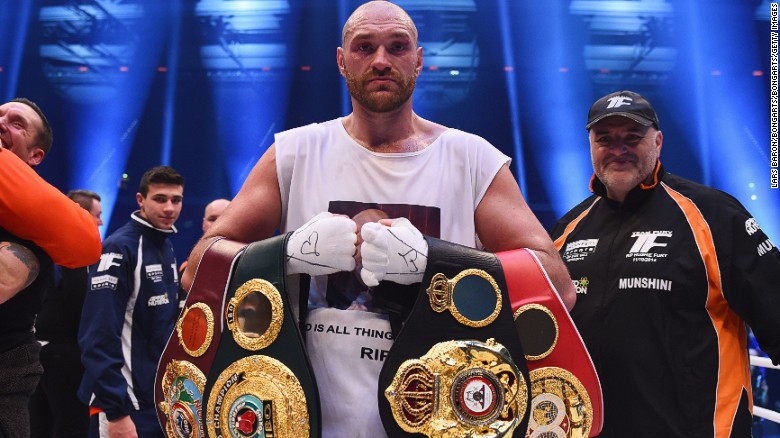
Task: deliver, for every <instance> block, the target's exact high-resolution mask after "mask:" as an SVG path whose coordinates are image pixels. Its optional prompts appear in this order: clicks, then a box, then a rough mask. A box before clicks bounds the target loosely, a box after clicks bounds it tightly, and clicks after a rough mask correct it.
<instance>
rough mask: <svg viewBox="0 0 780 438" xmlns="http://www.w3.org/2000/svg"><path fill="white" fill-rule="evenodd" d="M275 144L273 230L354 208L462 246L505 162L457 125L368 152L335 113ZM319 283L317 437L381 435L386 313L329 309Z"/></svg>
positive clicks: (312, 335)
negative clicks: (426, 140)
mask: <svg viewBox="0 0 780 438" xmlns="http://www.w3.org/2000/svg"><path fill="white" fill-rule="evenodd" d="M275 143H276V173H277V177H278V179H279V188H280V190H281V197H282V220H281V224H282V232H288V231H294V230H296V229H297V228H298V227H300V226H301V225H303V224H305V223H306V222H307V221H308V220H309V219H311V218H312V217H314V216H316V215H317V214H318V213H321V212H323V211H330V212H333V213H342V214H348V215H349V216H353V215H354V214H355V213H357V212H359V211H361V210H365V209H378V210H383V211H384V212H385V213H386V214H387V216H388V217H391V218H395V217H400V216H404V217H408V218H409V219H410V221H411V222H412V223H413V224H414V225H415V226H416V227H417V228H419V229H420V231H421V232H422V233H423V234H426V235H429V236H432V237H437V238H440V239H443V240H447V241H450V242H454V243H458V244H461V245H465V246H470V247H477V246H478V240H477V236H476V232H475V226H474V211H475V210H476V208H477V206H478V205H479V202H480V201H481V200H482V197H483V196H484V195H485V192H486V191H487V189H488V186H489V185H490V183H491V182H492V181H493V178H494V177H495V176H496V173H497V172H498V170H499V169H500V168H501V166H503V165H504V164H507V163H508V162H509V160H510V159H509V157H507V156H506V155H504V154H503V153H501V152H500V151H499V150H498V149H496V148H495V147H494V146H492V145H491V144H490V143H488V142H487V141H486V140H484V139H482V138H481V137H478V136H476V135H473V134H469V133H466V132H463V131H459V130H456V129H448V130H447V131H445V132H443V133H442V134H441V135H440V136H439V137H438V138H437V139H436V140H435V141H434V142H433V143H431V144H430V145H429V146H428V147H426V148H424V149H423V150H421V151H417V152H409V153H376V152H372V151H369V150H368V149H366V148H364V147H363V146H361V145H360V144H359V143H357V142H356V141H355V140H354V139H353V138H352V137H350V135H349V134H348V133H347V131H346V129H345V128H344V125H343V123H342V119H335V120H330V121H327V122H324V123H317V124H311V125H308V126H303V127H300V128H295V129H291V130H288V131H285V132H281V133H279V134H276V136H275ZM339 281H340V280H339ZM328 282H329V280H328V278H327V277H318V278H315V279H313V281H312V288H311V290H310V292H309V294H310V295H309V307H310V312H309V315H308V318H307V321H306V322H307V324H306V327H307V330H306V339H307V351H308V354H309V359H310V360H311V362H312V367H313V368H314V373H315V377H316V380H317V385H318V387H319V395H320V402H321V408H322V425H323V427H322V432H323V435H322V436H323V437H324V438H329V437H339V438H343V437H371V438H374V437H382V436H385V434H384V428H383V427H382V423H381V420H380V418H379V411H378V403H377V393H378V388H377V380H378V377H379V371H380V370H381V368H382V363H383V361H384V358H385V355H386V354H387V351H389V349H390V346H391V345H392V336H391V335H390V333H391V331H390V324H389V322H388V319H387V317H386V315H382V314H378V313H373V312H367V311H361V310H341V309H339V308H333V307H328V302H327V301H326V290H327V289H328V288H329V287H331V288H334V287H335V286H334V283H335V280H334V276H331V277H330V283H331V284H330V286H329V284H328ZM349 284H352V285H353V286H354V282H351V283H349ZM352 292H354V293H353V294H352V297H354V296H356V295H358V293H359V292H360V291H352ZM328 293H330V292H328ZM364 294H365V293H364ZM349 299H351V298H349ZM361 300H364V298H363V297H362V296H361V297H359V298H358V299H357V300H356V301H355V302H359V303H362V302H363V301H361Z"/></svg>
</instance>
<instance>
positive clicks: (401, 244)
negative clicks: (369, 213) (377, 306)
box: [360, 218, 428, 287]
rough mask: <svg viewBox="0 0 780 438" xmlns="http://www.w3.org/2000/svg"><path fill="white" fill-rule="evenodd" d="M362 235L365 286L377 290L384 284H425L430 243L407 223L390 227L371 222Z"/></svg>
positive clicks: (362, 277) (407, 221)
mask: <svg viewBox="0 0 780 438" xmlns="http://www.w3.org/2000/svg"><path fill="white" fill-rule="evenodd" d="M360 235H361V236H362V237H363V243H362V244H361V245H360V254H361V255H362V256H363V269H362V270H361V271H360V278H361V279H362V280H363V283H365V284H366V286H369V287H372V286H376V285H378V284H379V282H380V281H382V280H388V281H392V282H395V283H400V284H412V283H419V282H421V281H422V279H423V274H425V267H426V266H427V264H428V242H427V241H426V240H425V238H424V237H423V235H422V233H420V230H418V229H417V228H415V227H414V225H412V223H411V222H409V220H408V219H406V218H400V219H396V220H395V221H394V222H393V225H392V226H391V227H387V226H384V225H382V224H379V223H376V222H368V223H366V224H364V225H363V228H362V229H361V230H360Z"/></svg>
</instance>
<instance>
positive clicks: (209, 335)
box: [176, 303, 214, 357]
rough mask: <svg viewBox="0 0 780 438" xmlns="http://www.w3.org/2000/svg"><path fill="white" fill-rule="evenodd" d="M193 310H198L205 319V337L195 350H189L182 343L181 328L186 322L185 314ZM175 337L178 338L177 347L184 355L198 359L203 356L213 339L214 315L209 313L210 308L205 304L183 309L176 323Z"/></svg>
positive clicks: (185, 344)
mask: <svg viewBox="0 0 780 438" xmlns="http://www.w3.org/2000/svg"><path fill="white" fill-rule="evenodd" d="M194 310H200V311H201V312H203V316H204V318H205V319H206V321H205V323H206V336H205V339H204V340H203V343H202V344H201V345H200V346H199V347H198V348H196V349H194V350H191V349H190V348H189V347H188V346H187V343H186V342H184V334H183V329H184V328H183V327H182V324H184V322H185V321H188V320H187V314H189V313H190V312H192V311H194ZM176 335H177V336H178V338H179V345H180V346H181V348H182V349H183V350H184V352H185V353H187V354H189V355H190V356H193V357H200V356H203V353H205V352H206V350H208V349H209V346H211V341H212V340H213V339H214V314H213V313H212V312H211V308H210V307H209V306H208V304H206V303H195V304H193V305H191V306H189V307H187V308H185V309H184V311H183V312H182V314H181V316H180V317H179V319H178V320H177V321H176Z"/></svg>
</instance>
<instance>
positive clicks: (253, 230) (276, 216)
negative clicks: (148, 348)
mask: <svg viewBox="0 0 780 438" xmlns="http://www.w3.org/2000/svg"><path fill="white" fill-rule="evenodd" d="M281 216H282V200H281V192H280V191H279V180H278V179H277V177H276V146H275V145H271V147H270V148H268V151H266V153H265V154H263V156H262V157H261V158H260V160H259V161H258V162H257V164H256V165H255V167H254V168H253V169H252V172H250V173H249V176H248V177H247V179H246V181H244V185H243V186H242V187H241V190H240V191H239V192H238V194H237V195H236V197H235V198H234V199H233V200H232V201H231V202H230V204H229V205H228V206H227V208H226V209H225V211H224V213H222V216H220V217H219V219H217V220H216V222H214V225H212V226H211V228H210V229H209V230H208V232H206V234H205V235H204V236H203V237H202V238H201V239H200V240H199V241H198V243H197V244H195V247H194V248H193V250H192V253H190V256H189V258H188V260H189V261H188V262H187V269H186V270H185V271H184V274H182V278H181V281H182V286H183V287H184V289H185V290H189V288H190V285H191V284H192V279H193V276H194V274H195V269H197V267H198V262H199V261H200V259H201V257H202V256H203V252H204V251H205V250H206V248H208V246H209V244H210V243H211V241H213V240H214V238H216V237H225V238H227V239H230V240H235V241H237V242H243V243H250V242H255V241H258V240H262V239H267V238H268V237H271V236H272V235H273V233H274V231H276V230H277V229H278V228H279V223H280V221H281Z"/></svg>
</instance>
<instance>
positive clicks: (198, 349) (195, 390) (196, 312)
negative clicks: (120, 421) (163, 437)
mask: <svg viewBox="0 0 780 438" xmlns="http://www.w3.org/2000/svg"><path fill="white" fill-rule="evenodd" d="M245 246H246V245H244V244H240V243H238V242H233V241H230V240H225V239H220V240H217V241H215V242H212V244H211V245H209V247H208V248H207V249H206V251H205V252H204V253H203V256H202V257H201V261H200V263H199V264H198V267H197V270H196V272H195V278H194V279H193V282H192V287H191V288H190V292H189V293H188V294H187V299H186V301H185V304H184V310H183V311H182V313H181V315H180V316H179V319H178V321H177V322H176V330H175V331H174V333H172V334H171V337H170V339H169V340H168V344H167V345H166V347H165V349H164V350H163V354H162V356H161V358H160V362H159V364H158V366H157V374H156V378H155V384H154V401H155V406H156V407H157V417H158V420H159V422H160V426H161V427H162V429H163V430H164V431H165V432H166V434H167V435H168V436H169V437H205V436H206V435H205V424H204V417H203V396H204V391H205V387H206V376H207V375H208V374H209V371H211V365H212V362H213V361H214V355H215V354H216V352H217V345H219V341H220V338H221V335H222V330H221V325H220V324H219V321H218V319H219V315H220V314H221V312H222V310H221V309H222V301H223V297H224V296H225V290H226V289H227V284H228V279H229V278H230V273H231V272H232V268H233V265H234V263H235V261H236V258H237V257H238V256H239V255H240V254H241V252H242V251H243V250H244V247H245Z"/></svg>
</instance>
